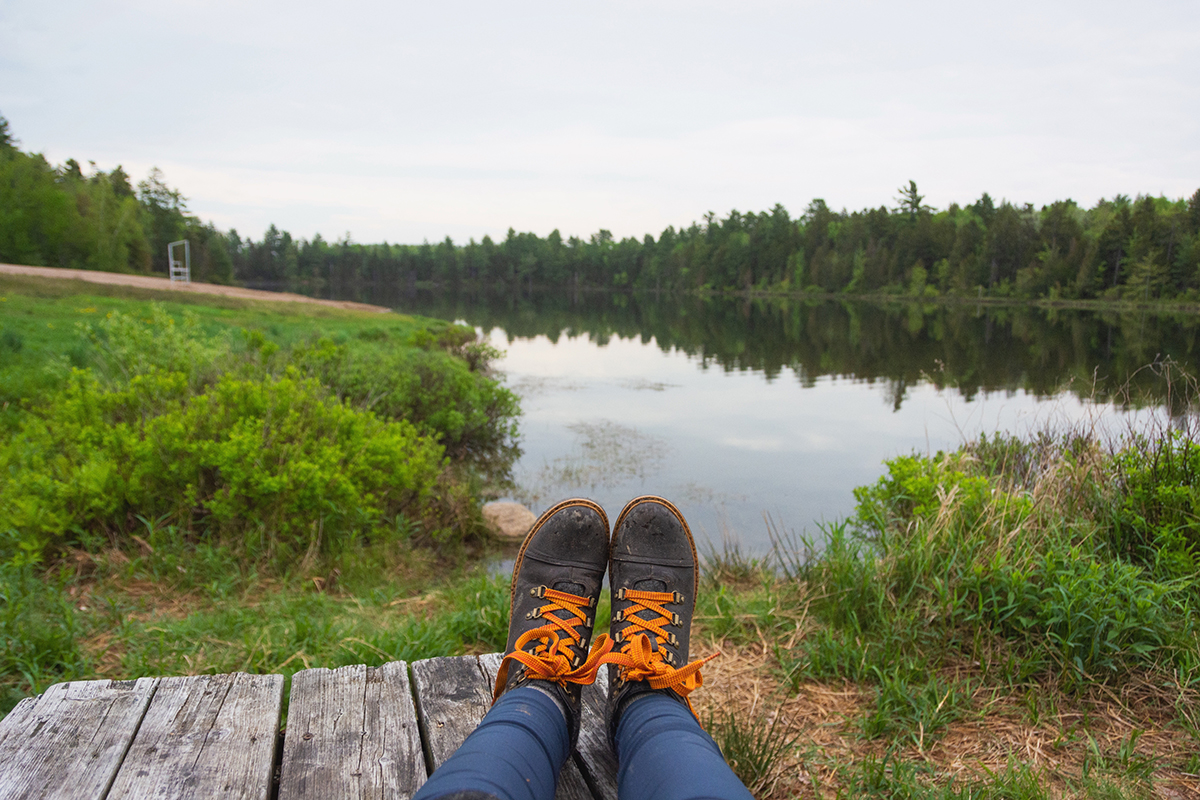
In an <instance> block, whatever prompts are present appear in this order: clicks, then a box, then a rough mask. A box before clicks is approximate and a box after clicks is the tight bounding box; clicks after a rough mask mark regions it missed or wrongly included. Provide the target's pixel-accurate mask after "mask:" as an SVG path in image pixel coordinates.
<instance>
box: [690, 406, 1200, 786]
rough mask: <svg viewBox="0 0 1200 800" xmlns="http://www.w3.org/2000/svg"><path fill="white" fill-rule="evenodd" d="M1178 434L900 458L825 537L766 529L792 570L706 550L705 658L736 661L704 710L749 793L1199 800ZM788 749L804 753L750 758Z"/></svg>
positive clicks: (1199, 578) (701, 697)
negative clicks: (767, 710)
mask: <svg viewBox="0 0 1200 800" xmlns="http://www.w3.org/2000/svg"><path fill="white" fill-rule="evenodd" d="M1179 423H1180V420H1179V419H1176V421H1175V429H1174V430H1165V429H1164V430H1159V431H1154V430H1150V431H1142V432H1140V433H1137V434H1136V435H1135V434H1133V433H1130V434H1129V435H1126V436H1124V437H1121V438H1118V439H1114V440H1112V441H1101V440H1100V439H1099V438H1098V437H1096V436H1093V435H1091V434H1090V433H1088V432H1086V431H1084V432H1069V433H1066V434H1064V433H1062V432H1059V433H1049V432H1047V433H1042V434H1038V435H1034V436H1031V437H1028V438H1024V439H1018V438H1014V437H1008V436H998V437H985V438H983V439H981V440H979V441H976V442H971V443H968V444H967V445H965V446H964V447H962V448H961V449H960V450H958V451H956V452H954V453H939V454H937V455H935V456H930V457H921V456H912V457H901V458H897V459H894V460H892V461H891V462H889V464H888V474H887V475H885V476H884V478H882V479H881V480H880V481H879V483H878V484H876V485H874V486H869V487H863V488H861V489H859V490H858V491H857V492H856V496H857V499H858V501H859V502H858V512H857V515H856V516H855V517H854V518H853V519H850V520H845V521H842V522H839V523H837V524H835V525H831V526H829V527H828V528H826V529H825V530H823V531H822V534H821V536H820V537H815V538H812V539H809V540H806V539H804V538H803V537H799V536H787V535H783V534H782V533H781V532H780V531H779V530H778V529H777V527H775V526H774V525H773V524H772V523H771V522H770V520H768V524H769V525H770V526H771V528H770V530H771V533H772V536H773V538H774V541H775V543H776V547H775V551H774V553H773V554H772V559H770V560H765V559H753V558H749V557H747V556H746V555H745V554H743V553H741V552H740V551H739V550H738V549H737V548H736V547H735V546H727V547H726V548H725V549H724V550H723V551H721V552H712V553H709V554H708V555H707V558H706V572H705V579H704V592H703V594H702V597H701V599H700V603H699V606H698V619H697V626H698V627H697V630H696V631H695V632H694V633H693V641H694V642H697V643H698V644H697V645H696V647H697V648H699V649H700V650H701V652H702V653H703V654H707V653H710V652H713V651H716V650H720V651H722V652H723V654H724V657H723V658H720V659H717V660H716V661H713V662H711V663H710V664H709V665H708V666H707V667H706V668H705V673H706V675H705V679H706V680H705V684H706V688H705V690H704V691H701V692H699V693H697V694H696V695H694V698H695V700H696V702H697V704H698V705H700V706H701V707H703V708H705V709H706V713H707V714H709V716H710V718H711V719H713V720H714V723H713V733H714V736H715V737H716V738H717V740H718V743H719V744H721V745H722V747H724V748H725V749H726V756H727V758H728V759H729V760H730V762H731V763H733V764H735V765H739V764H740V765H742V766H741V767H738V768H739V769H741V770H742V772H741V773H740V774H742V777H743V780H745V781H746V782H750V781H752V780H756V781H758V780H761V776H763V775H767V776H770V777H769V779H768V782H767V783H760V784H759V785H760V787H761V794H759V795H756V796H760V797H770V798H773V797H792V796H806V797H807V796H812V797H887V798H896V797H922V798H926V797H928V798H942V797H945V798H952V797H953V798H959V797H964V798H968V797H969V798H976V797H979V798H991V797H997V798H1001V797H1003V798H1059V797H1095V798H1118V797H1120V798H1126V797H1128V798H1134V797H1150V796H1171V797H1173V796H1196V795H1197V794H1200V771H1198V770H1197V766H1198V765H1200V757H1197V755H1196V753H1198V752H1200V728H1198V726H1197V720H1198V718H1200V715H1198V714H1197V711H1196V709H1197V708H1200V639H1198V637H1197V634H1198V632H1200V631H1198V630H1197V622H1198V619H1197V615H1196V613H1195V610H1196V608H1197V603H1198V602H1200V571H1198V570H1197V563H1198V562H1197V556H1200V547H1198V546H1197V539H1196V533H1197V531H1200V523H1197V522H1196V519H1197V517H1196V515H1195V513H1194V511H1193V509H1200V502H1198V498H1200V469H1196V468H1194V465H1195V464H1196V459H1197V458H1200V445H1197V444H1196V437H1195V436H1194V435H1193V432H1191V431H1190V430H1188V429H1187V428H1184V429H1183V430H1180V429H1179ZM766 698H774V699H773V700H771V701H770V702H768V701H767V700H766ZM764 705H777V707H778V712H777V714H776V715H775V716H769V715H763V714H761V712H760V710H759V709H760V708H761V707H763V706H764ZM731 720H733V721H734V722H732V723H731V722H730V721H731ZM778 728H783V729H785V730H787V731H788V735H787V737H786V738H788V739H790V737H791V733H792V731H795V732H796V733H798V734H799V735H798V738H797V739H796V740H795V741H794V742H792V743H791V744H789V745H788V746H786V747H782V748H779V749H773V748H765V749H763V748H762V747H760V748H759V749H757V750H756V749H755V748H754V746H753V745H754V743H756V742H759V743H761V742H763V741H765V742H768V743H775V744H777V743H779V742H780V741H783V739H782V738H781V737H779V736H778V735H777V734H775V731H776V730H777V729H778ZM756 753H757V754H761V756H762V758H761V759H758V760H756V759H755V758H754V757H753V754H756ZM747 754H750V755H749V756H748V755H747ZM748 765H749V766H748ZM1156 792H1157V793H1158V794H1157V795H1156Z"/></svg>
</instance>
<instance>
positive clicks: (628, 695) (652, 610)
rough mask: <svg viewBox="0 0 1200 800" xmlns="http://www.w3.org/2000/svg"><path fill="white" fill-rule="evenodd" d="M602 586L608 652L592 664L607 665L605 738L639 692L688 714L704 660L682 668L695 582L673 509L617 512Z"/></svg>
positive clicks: (688, 537) (632, 507)
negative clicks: (606, 592) (607, 609)
mask: <svg viewBox="0 0 1200 800" xmlns="http://www.w3.org/2000/svg"><path fill="white" fill-rule="evenodd" d="M608 583H609V587H610V589H611V591H612V622H611V623H610V625H609V632H610V635H611V637H612V640H613V641H612V652H611V653H608V654H606V655H602V656H601V657H600V662H601V663H604V664H608V665H609V667H608V670H609V673H608V675H609V684H608V685H609V707H608V720H609V736H610V738H611V737H612V736H613V735H614V734H615V733H616V728H617V720H618V718H619V717H620V714H621V712H622V710H623V709H624V706H625V705H626V704H628V703H629V702H630V701H631V700H633V699H634V698H635V697H638V696H640V695H642V694H645V693H647V692H658V693H660V694H665V695H667V696H668V697H671V698H673V699H675V700H678V701H679V702H681V703H683V704H685V705H687V707H688V708H689V709H691V711H692V714H695V713H696V711H695V709H693V708H692V704H691V702H690V701H689V700H688V699H687V696H688V694H689V693H690V692H691V691H692V690H693V689H698V688H699V687H700V686H701V685H702V684H703V678H701V676H700V667H701V665H703V664H704V663H705V662H706V661H708V660H709V659H704V660H702V661H693V662H692V663H690V664H689V663H687V659H688V642H689V639H690V638H691V630H692V613H693V611H694V610H695V608H696V590H697V589H698V588H699V585H700V576H699V572H698V570H697V559H696V543H695V542H694V541H693V540H692V532H691V531H690V530H689V529H688V526H687V522H685V521H684V519H683V515H682V514H680V513H679V509H678V508H676V507H675V506H674V505H672V504H671V503H670V502H668V501H667V500H664V499H663V498H661V497H653V496H646V497H639V498H637V499H636V500H632V501H630V502H629V505H627V506H625V509H624V510H623V511H622V512H621V515H620V516H619V517H617V524H616V526H615V527H614V528H613V535H612V544H611V545H610V546H609V566H608ZM709 658H713V656H709ZM697 719H699V717H697Z"/></svg>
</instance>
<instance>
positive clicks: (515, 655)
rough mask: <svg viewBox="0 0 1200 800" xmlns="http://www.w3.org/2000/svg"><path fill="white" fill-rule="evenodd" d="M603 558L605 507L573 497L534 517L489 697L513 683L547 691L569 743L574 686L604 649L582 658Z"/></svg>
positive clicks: (591, 671)
mask: <svg viewBox="0 0 1200 800" xmlns="http://www.w3.org/2000/svg"><path fill="white" fill-rule="evenodd" d="M607 562H608V517H606V516H605V514H604V509H602V508H600V506H598V505H596V504H595V503H593V502H592V501H591V500H582V499H575V500H564V501H563V502H561V503H558V504H557V505H555V506H554V507H553V508H550V509H548V510H547V511H546V512H545V513H544V514H542V515H541V516H540V517H538V519H537V521H536V522H534V523H533V527H532V528H531V529H530V530H529V533H528V534H526V536H525V541H524V543H522V545H521V550H520V551H519V552H518V553H517V561H516V564H515V565H513V578H512V594H511V599H510V604H509V622H508V646H507V647H506V648H505V651H504V659H503V661H501V662H500V670H499V672H498V673H497V674H496V688H495V691H494V692H493V702H494V701H495V700H496V699H498V698H499V697H500V695H502V694H503V693H504V692H506V691H508V690H509V689H513V688H515V687H517V686H532V687H533V688H535V689H538V690H540V691H542V692H545V693H546V694H549V695H550V696H551V697H553V698H555V699H556V700H558V701H559V703H560V705H561V706H562V707H563V709H564V711H565V712H566V715H567V722H568V724H569V728H570V733H571V743H572V747H573V746H574V743H575V740H576V738H577V737H578V735H579V694H580V689H581V687H582V686H584V685H586V684H590V683H592V682H593V681H595V680H596V672H597V670H599V668H600V665H599V658H600V656H601V655H603V653H606V652H607V650H606V649H605V650H603V651H597V652H596V653H594V654H593V656H592V657H591V658H589V657H588V644H589V643H590V642H591V638H592V626H593V625H594V624H595V621H596V603H597V601H598V600H599V599H600V584H601V581H602V580H603V578H604V570H605V567H606V566H607V565H608V563H607Z"/></svg>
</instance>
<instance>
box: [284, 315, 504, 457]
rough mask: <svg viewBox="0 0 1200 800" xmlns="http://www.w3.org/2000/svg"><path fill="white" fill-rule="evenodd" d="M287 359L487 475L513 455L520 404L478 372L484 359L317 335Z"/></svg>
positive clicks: (351, 400) (349, 399)
mask: <svg viewBox="0 0 1200 800" xmlns="http://www.w3.org/2000/svg"><path fill="white" fill-rule="evenodd" d="M456 330H461V329H459V328H456ZM291 362H292V363H294V364H295V365H296V366H297V367H298V368H299V369H301V370H302V371H303V373H304V374H306V375H311V376H313V377H315V378H317V379H319V380H320V381H321V382H322V383H323V384H325V385H326V386H328V387H329V388H330V389H331V390H332V391H333V392H335V393H336V394H337V396H338V397H341V398H344V399H345V400H346V401H347V402H349V403H351V404H352V405H354V406H356V407H361V408H367V409H370V410H371V411H374V412H375V413H376V414H379V415H380V416H382V417H387V418H390V419H406V420H409V421H410V422H412V423H413V424H414V425H417V426H418V427H420V428H422V429H423V430H426V431H428V432H429V433H431V434H432V435H435V436H437V438H438V441H439V442H440V443H441V444H442V445H443V446H444V447H445V448H446V453H447V455H448V456H449V457H450V458H451V459H452V460H454V461H459V462H466V463H468V464H470V465H471V466H474V467H477V468H479V469H481V470H482V471H483V472H484V473H485V475H487V476H488V477H492V478H495V479H498V480H503V479H504V478H506V477H507V471H508V467H509V466H510V465H511V463H512V461H513V459H514V457H515V455H516V454H517V448H516V444H515V440H516V433H517V427H516V419H517V416H518V415H519V414H520V405H519V403H518V400H517V397H516V395H514V394H513V393H512V392H510V391H509V390H508V389H505V388H504V387H503V386H501V385H500V384H499V383H497V382H496V381H494V380H492V379H491V378H489V377H487V376H486V375H485V374H484V373H483V372H482V367H483V366H486V362H485V361H480V362H477V363H476V366H477V367H479V369H472V368H471V365H470V364H469V363H468V362H467V361H464V360H463V359H461V358H456V357H454V356H453V355H451V354H449V353H447V352H444V351H441V350H436V349H429V350H425V349H411V348H396V349H387V350H384V349H380V350H373V351H371V352H370V353H366V352H362V351H358V350H355V349H352V348H351V347H349V346H347V345H345V344H337V343H335V342H334V341H332V340H330V339H327V338H322V339H319V340H317V341H315V342H313V343H311V344H308V345H306V346H303V347H299V348H297V349H296V351H295V352H294V354H293V355H292V357H291Z"/></svg>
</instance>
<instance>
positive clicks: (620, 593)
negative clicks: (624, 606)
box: [617, 587, 625, 600]
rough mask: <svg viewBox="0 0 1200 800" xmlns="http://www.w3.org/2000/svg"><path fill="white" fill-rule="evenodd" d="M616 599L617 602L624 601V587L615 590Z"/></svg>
mask: <svg viewBox="0 0 1200 800" xmlns="http://www.w3.org/2000/svg"><path fill="white" fill-rule="evenodd" d="M617 599H618V600H624V599H625V588H624V587H622V588H620V589H617Z"/></svg>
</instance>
